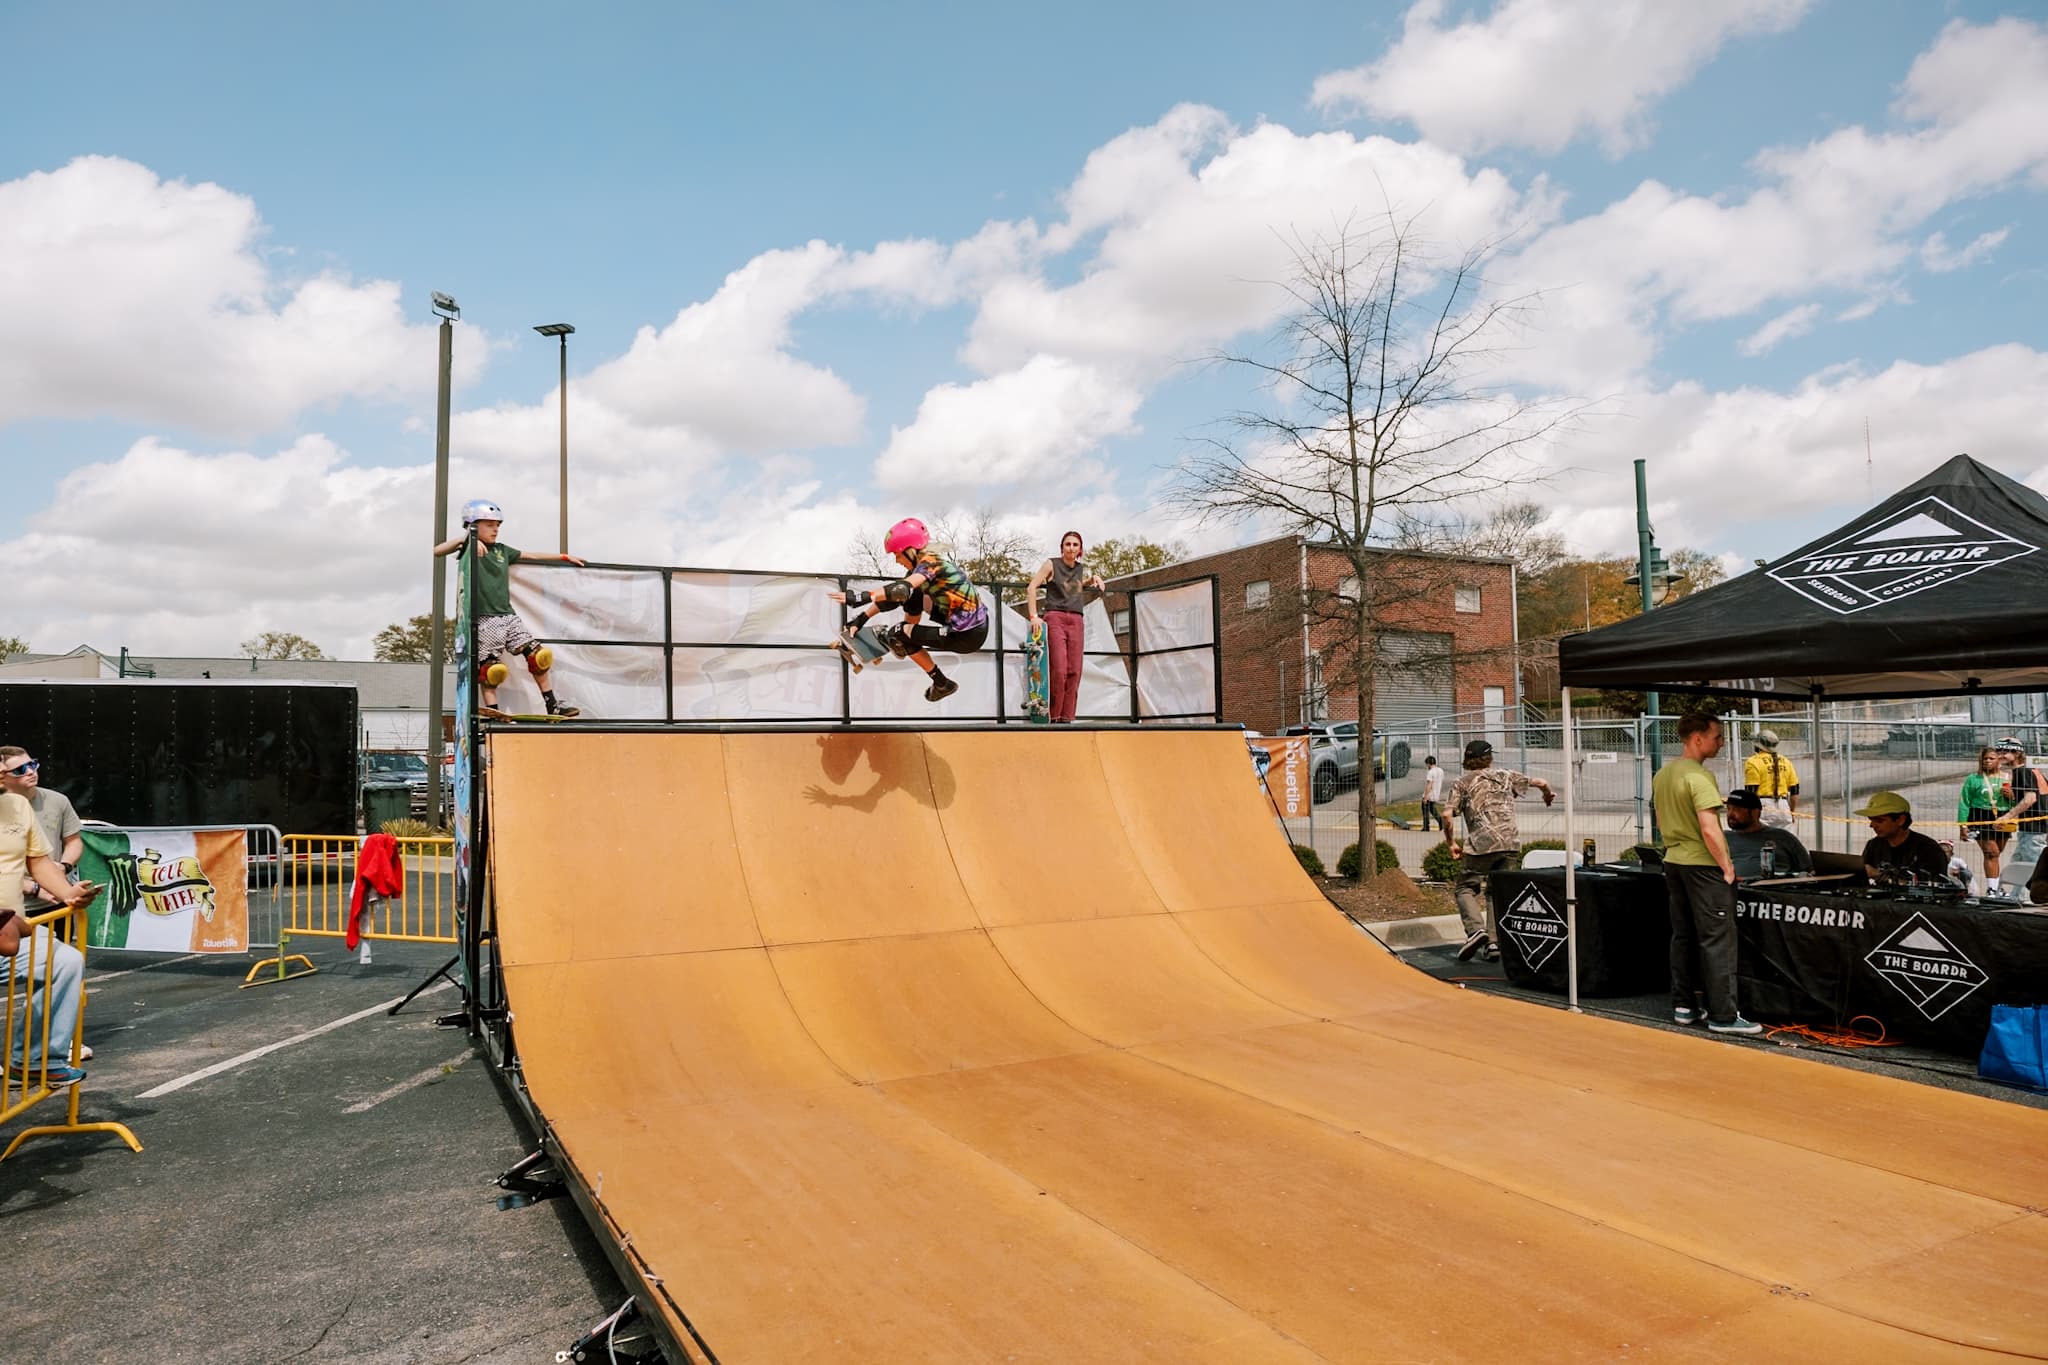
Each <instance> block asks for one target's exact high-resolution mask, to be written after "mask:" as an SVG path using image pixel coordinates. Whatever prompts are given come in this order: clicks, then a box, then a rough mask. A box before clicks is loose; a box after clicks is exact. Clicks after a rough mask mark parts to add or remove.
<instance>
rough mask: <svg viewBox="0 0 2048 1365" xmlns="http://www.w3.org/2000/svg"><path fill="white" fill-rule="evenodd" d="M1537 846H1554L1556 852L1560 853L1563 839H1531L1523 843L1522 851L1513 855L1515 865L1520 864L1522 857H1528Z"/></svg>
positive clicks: (1562, 848)
mask: <svg viewBox="0 0 2048 1365" xmlns="http://www.w3.org/2000/svg"><path fill="white" fill-rule="evenodd" d="M1539 848H1554V849H1556V850H1557V851H1558V852H1560V853H1562V852H1563V851H1564V840H1562V839H1531V840H1530V841H1529V842H1528V843H1526V844H1523V845H1522V851H1521V852H1520V853H1517V854H1516V855H1515V866H1516V867H1520V866H1521V865H1522V859H1524V858H1526V857H1528V856H1529V855H1530V854H1531V853H1533V852H1535V851H1536V850H1537V849H1539Z"/></svg>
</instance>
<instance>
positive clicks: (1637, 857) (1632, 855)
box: [1621, 839, 1664, 863]
mask: <svg viewBox="0 0 2048 1365" xmlns="http://www.w3.org/2000/svg"><path fill="white" fill-rule="evenodd" d="M1652 847H1653V848H1656V849H1658V850H1660V851H1661V850H1662V849H1663V847H1664V841H1663V840H1662V839H1659V840H1658V841H1657V842H1656V843H1655V844H1653V845H1652ZM1621 860H1622V861H1623V862H1625V863H1639V862H1641V861H1642V860H1643V859H1642V855H1641V854H1639V853H1637V852H1636V846H1635V845H1634V844H1630V845H1629V846H1628V847H1627V848H1625V849H1623V850H1622V851H1621Z"/></svg>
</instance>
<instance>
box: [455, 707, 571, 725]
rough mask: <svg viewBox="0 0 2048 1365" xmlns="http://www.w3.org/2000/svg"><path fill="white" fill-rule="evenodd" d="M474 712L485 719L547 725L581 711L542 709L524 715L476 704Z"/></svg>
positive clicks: (569, 718) (568, 718) (554, 723)
mask: <svg viewBox="0 0 2048 1365" xmlns="http://www.w3.org/2000/svg"><path fill="white" fill-rule="evenodd" d="M476 713H477V714H478V715H479V716H482V717H483V718H484V719H485V720H520V721H544V722H546V723H547V724H549V725H556V724H560V723H561V722H562V721H565V720H576V719H578V718H580V717H581V716H582V714H583V713H582V712H581V711H569V712H564V713H560V714H550V713H548V712H545V711H543V712H541V713H540V714H538V715H526V714H524V713H523V712H518V711H500V710H499V709H498V708H497V707H495V706H478V707H477V708H476Z"/></svg>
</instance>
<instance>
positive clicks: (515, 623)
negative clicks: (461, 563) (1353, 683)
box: [434, 498, 583, 717]
mask: <svg viewBox="0 0 2048 1365" xmlns="http://www.w3.org/2000/svg"><path fill="white" fill-rule="evenodd" d="M504 520H505V513H504V511H503V510H502V509H501V508H500V507H499V506H498V504H496V503H495V502H489V501H487V500H485V499H483V498H475V499H472V500H471V501H469V502H466V503H464V504H463V505H462V524H463V525H464V526H465V527H475V528H476V564H475V566H474V567H475V569H476V576H475V578H473V579H472V580H471V583H472V585H473V587H474V590H475V593H476V597H475V600H474V601H472V602H471V603H470V604H469V612H470V615H471V616H472V617H474V618H475V619H476V678H477V683H478V686H479V687H480V688H481V691H482V697H483V709H485V710H486V711H490V712H496V711H497V709H498V684H499V683H502V682H503V681H505V663H504V659H505V656H506V655H507V654H517V655H520V656H521V657H523V658H524V659H525V660H526V671H527V672H529V673H531V674H533V681H534V685H535V686H536V687H538V688H540V699H541V701H542V702H543V703H545V704H546V706H547V708H548V714H549V715H551V716H564V717H567V716H573V715H576V714H578V713H577V710H576V708H575V707H573V706H570V705H569V704H568V703H566V702H564V701H562V700H561V699H560V698H558V697H556V696H555V691H554V687H553V685H552V679H550V678H549V676H548V670H549V669H550V668H551V667H553V665H554V662H555V655H554V651H553V650H551V649H549V648H548V647H547V646H546V645H543V644H541V643H540V642H538V641H537V640H535V639H534V638H533V632H532V631H530V630H528V629H527V628H526V622H524V621H522V620H520V619H519V616H518V614H517V613H515V612H514V611H513V610H512V566H513V564H515V563H517V562H518V561H519V560H522V559H531V560H533V561H535V562H536V563H559V564H574V565H576V566H577V567H578V568H581V567H582V566H583V561H582V560H580V559H578V558H577V557H576V556H574V555H548V554H525V553H522V552H520V551H518V550H515V549H513V548H512V547H511V546H510V545H506V544H504V543H503V542H501V541H500V540H499V539H498V528H499V526H500V525H501V524H502V523H503V522H504ZM467 539H468V538H467V537H466V536H465V537H463V538H462V539H458V540H451V541H449V542H448V543H446V544H445V545H436V546H435V547H434V553H435V554H436V555H452V554H454V553H455V552H456V551H458V550H460V549H461V548H462V547H463V544H464V543H465V541H466V540H467Z"/></svg>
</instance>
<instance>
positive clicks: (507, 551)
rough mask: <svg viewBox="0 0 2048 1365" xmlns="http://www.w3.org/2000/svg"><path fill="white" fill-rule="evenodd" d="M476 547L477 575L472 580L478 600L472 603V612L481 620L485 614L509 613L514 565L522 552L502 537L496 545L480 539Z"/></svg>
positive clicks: (510, 611) (470, 606) (473, 615)
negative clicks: (487, 543) (485, 542)
mask: <svg viewBox="0 0 2048 1365" xmlns="http://www.w3.org/2000/svg"><path fill="white" fill-rule="evenodd" d="M476 548H477V555H476V576H475V577H474V578H472V579H471V580H470V587H471V589H472V590H473V591H474V592H475V594H476V600H475V601H473V602H471V603H470V604H469V614H470V616H471V617H473V618H474V619H476V620H479V621H481V620H482V619H483V618H484V617H486V616H510V615H511V614H512V566H513V565H514V564H517V563H518V562H519V551H517V550H515V549H513V548H512V547H511V546H510V545H507V544H506V543H505V542H504V541H502V540H501V541H499V542H498V543H497V544H495V545H486V544H484V543H483V542H482V541H478V542H477V546H476Z"/></svg>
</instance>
